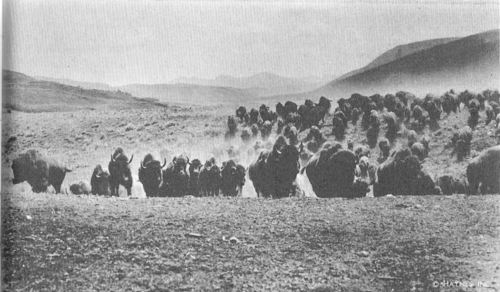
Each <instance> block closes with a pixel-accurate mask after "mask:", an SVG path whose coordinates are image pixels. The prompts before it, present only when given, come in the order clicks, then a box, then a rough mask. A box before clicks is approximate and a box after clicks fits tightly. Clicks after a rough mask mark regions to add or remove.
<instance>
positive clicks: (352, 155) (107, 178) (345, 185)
mask: <svg viewBox="0 0 500 292" xmlns="http://www.w3.org/2000/svg"><path fill="white" fill-rule="evenodd" d="M499 104H500V94H499V92H498V91H497V90H496V91H492V90H485V91H483V92H482V93H479V94H477V93H472V92H469V91H467V90H466V91H464V92H461V93H456V92H454V91H453V90H450V91H448V92H446V93H445V94H443V95H442V96H440V97H438V96H435V95H432V94H428V95H427V96H425V98H418V97H416V96H415V95H413V94H411V93H409V92H403V91H400V92H397V93H396V94H394V95H393V94H387V95H385V96H382V95H379V94H375V95H372V96H363V95H360V94H353V95H352V96H351V97H350V98H347V99H346V98H341V99H340V100H338V101H337V107H336V108H335V110H334V111H333V119H332V124H331V127H332V135H333V136H334V137H335V141H334V142H330V141H327V139H326V137H325V136H324V134H323V133H322V132H321V131H320V129H321V128H322V127H325V126H327V125H328V126H330V125H329V124H328V122H325V118H326V117H331V115H330V112H331V111H330V110H331V107H332V104H331V101H330V100H329V99H327V98H325V97H321V98H320V99H319V102H318V103H314V102H313V101H311V100H306V101H305V102H304V104H302V105H297V104H296V103H294V102H291V101H287V102H286V103H284V104H282V103H278V104H277V105H276V108H275V110H274V111H273V110H271V109H270V108H269V107H268V106H266V105H261V106H260V107H259V109H254V108H252V109H250V110H249V111H247V109H246V108H245V107H243V106H241V107H239V108H238V109H237V110H236V115H235V116H230V117H228V120H227V126H228V129H227V133H226V134H225V137H226V139H230V140H231V139H241V141H242V142H243V143H247V144H248V143H253V142H252V141H254V140H255V139H254V138H256V137H259V136H260V138H259V141H258V142H256V143H255V144H254V145H253V147H251V149H252V150H253V151H256V153H257V158H256V159H254V161H253V162H252V163H251V164H250V165H249V166H244V165H241V164H238V160H236V159H229V160H227V161H225V162H223V163H222V164H220V166H219V165H218V164H217V161H216V160H215V158H211V159H209V160H207V161H206V162H205V163H202V162H201V161H200V160H199V159H189V157H187V156H186V155H178V156H175V157H174V158H173V160H172V161H170V162H169V163H168V165H167V161H166V160H163V161H158V160H156V159H155V158H154V157H153V156H152V155H151V154H148V155H146V156H145V157H144V158H143V160H142V161H141V166H140V168H139V169H138V178H139V181H140V182H141V183H142V186H143V188H144V192H145V194H146V196H147V197H174V196H175V197H177V196H186V195H193V196H218V195H219V193H220V194H222V195H224V196H238V195H241V191H242V187H243V185H244V184H245V177H246V175H247V173H248V178H249V179H250V180H251V182H252V184H253V186H254V188H255V191H256V193H257V195H258V196H264V197H272V198H283V197H289V196H291V195H294V194H296V193H297V191H299V192H300V186H298V184H297V183H296V180H297V179H298V176H301V177H302V178H305V179H306V181H307V182H308V184H309V185H310V187H312V190H313V191H314V194H315V195H316V196H318V197H322V198H329V197H348V198H354V197H364V196H366V195H367V193H368V192H370V187H372V189H373V195H374V196H375V197H379V196H384V195H388V194H392V195H423V194H452V193H467V194H477V193H478V192H480V193H482V194H488V193H500V145H497V146H493V147H490V148H487V149H485V150H483V151H482V152H481V153H480V154H479V155H478V156H476V157H474V158H473V159H470V160H469V163H468V165H467V168H466V177H467V179H466V180H463V179H459V178H457V177H453V176H452V175H443V176H440V177H438V178H436V179H434V180H433V179H432V178H431V176H430V175H429V174H428V173H426V172H425V171H424V170H423V169H422V165H421V163H422V160H423V159H425V157H426V156H427V155H428V153H429V150H430V149H429V142H430V138H429V137H428V136H426V135H424V134H423V130H424V129H425V128H426V127H429V129H431V130H433V129H438V128H439V121H440V119H441V116H442V115H444V114H446V115H452V114H454V113H455V114H456V113H457V112H458V111H467V112H468V120H467V124H468V126H465V127H463V128H461V129H457V130H456V131H455V132H454V133H453V136H452V138H451V141H449V143H450V146H451V147H453V152H452V155H456V159H458V160H463V159H464V158H466V157H468V156H470V155H471V142H472V138H473V134H474V130H475V128H476V127H477V126H478V122H479V119H480V115H479V113H480V112H482V111H484V112H485V115H484V116H485V117H486V120H485V124H489V123H496V126H495V127H496V132H495V135H496V136H497V139H499V138H500V105H499ZM349 124H351V126H353V127H357V126H358V124H360V127H361V128H362V129H363V131H365V132H366V143H363V144H360V145H354V143H353V142H352V141H350V140H348V141H346V142H347V143H346V145H347V147H346V148H344V147H343V146H342V145H343V144H342V143H341V142H343V141H344V140H345V135H346V129H347V128H348V127H349ZM382 129H384V130H385V131H384V132H385V133H383V135H382V134H381V133H382V132H381V131H382ZM403 130H404V136H405V138H406V139H407V141H408V143H405V145H404V147H400V146H398V147H396V146H395V145H396V143H395V142H396V140H397V139H398V138H399V137H401V135H402V134H401V133H402V132H403ZM273 131H276V132H275V133H276V135H277V138H276V139H272V138H270V137H271V134H272V132H273ZM303 131H307V132H306V133H307V136H306V137H305V138H304V139H299V133H301V132H303ZM271 140H272V141H271ZM262 141H264V142H262ZM497 141H498V140H497ZM376 147H378V148H379V150H380V157H378V159H377V163H376V164H374V163H372V162H370V160H369V159H368V158H367V156H368V155H369V153H370V149H373V148H376ZM132 159H133V155H132V156H130V159H129V156H127V154H126V153H125V152H124V150H123V149H122V148H120V147H118V148H116V150H115V152H114V153H113V154H111V157H110V161H109V163H108V171H105V170H104V169H103V167H102V166H101V165H97V166H96V167H95V168H94V171H93V173H92V175H91V179H90V186H89V185H88V184H87V183H85V182H81V183H79V184H73V185H71V186H70V191H71V192H72V193H74V194H89V193H92V194H96V195H107V196H109V195H111V196H117V195H118V188H119V186H120V185H122V186H123V187H124V188H125V189H126V190H127V194H128V195H129V196H131V195H132V193H131V190H132V183H133V180H132V173H131V169H130V166H129V165H130V163H131V162H132ZM12 170H13V174H14V179H13V183H14V184H16V183H20V182H23V181H27V182H28V183H29V184H30V185H31V187H32V190H33V192H45V191H47V188H48V186H49V185H52V186H53V187H54V189H55V190H56V192H58V193H59V192H61V185H62V182H63V180H64V177H65V174H66V172H68V171H71V170H69V169H67V168H66V167H64V166H61V165H60V164H58V163H57V162H56V161H53V160H51V159H49V158H47V157H44V156H43V155H41V154H40V153H39V152H38V151H36V150H28V151H26V152H25V153H23V154H21V155H19V156H18V157H17V158H16V159H14V160H13V162H12Z"/></svg>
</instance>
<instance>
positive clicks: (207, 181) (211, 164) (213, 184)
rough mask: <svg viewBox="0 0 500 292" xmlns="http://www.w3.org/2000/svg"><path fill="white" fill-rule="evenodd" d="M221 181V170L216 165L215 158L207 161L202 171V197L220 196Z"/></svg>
mask: <svg viewBox="0 0 500 292" xmlns="http://www.w3.org/2000/svg"><path fill="white" fill-rule="evenodd" d="M220 180H221V176H220V169H219V167H218V166H217V164H216V163H215V158H211V159H209V160H207V161H206V162H205V164H204V165H203V167H202V169H201V170H200V194H201V196H218V195H219V188H220Z"/></svg>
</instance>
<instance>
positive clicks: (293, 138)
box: [283, 125, 299, 145]
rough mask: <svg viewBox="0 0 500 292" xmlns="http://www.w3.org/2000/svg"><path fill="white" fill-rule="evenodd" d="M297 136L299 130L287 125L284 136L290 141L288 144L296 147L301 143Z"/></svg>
mask: <svg viewBox="0 0 500 292" xmlns="http://www.w3.org/2000/svg"><path fill="white" fill-rule="evenodd" d="M297 135H298V131H297V128H296V127H295V126H289V125H287V126H285V128H284V129H283V136H285V138H287V139H288V142H289V143H290V144H291V145H296V144H297V143H299V139H298V137H297Z"/></svg>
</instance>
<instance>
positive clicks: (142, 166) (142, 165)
mask: <svg viewBox="0 0 500 292" xmlns="http://www.w3.org/2000/svg"><path fill="white" fill-rule="evenodd" d="M143 162H144V161H143V160H141V168H142V169H144V168H145V167H144V164H143Z"/></svg>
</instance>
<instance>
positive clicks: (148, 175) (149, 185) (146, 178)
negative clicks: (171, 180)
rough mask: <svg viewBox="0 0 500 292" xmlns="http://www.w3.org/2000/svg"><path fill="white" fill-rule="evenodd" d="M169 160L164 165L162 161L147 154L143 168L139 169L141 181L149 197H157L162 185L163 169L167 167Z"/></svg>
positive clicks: (142, 162)
mask: <svg viewBox="0 0 500 292" xmlns="http://www.w3.org/2000/svg"><path fill="white" fill-rule="evenodd" d="M166 164H167V160H166V159H164V160H163V164H161V163H160V161H158V160H155V159H154V158H153V155H151V154H147V155H146V156H145V157H144V160H142V161H141V166H140V167H139V181H140V182H141V183H142V187H143V188H144V192H145V193H146V196H147V197H157V196H158V195H159V191H160V185H161V181H162V179H161V169H162V168H164V167H165V165H166Z"/></svg>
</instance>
